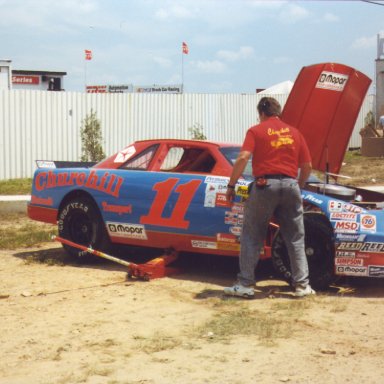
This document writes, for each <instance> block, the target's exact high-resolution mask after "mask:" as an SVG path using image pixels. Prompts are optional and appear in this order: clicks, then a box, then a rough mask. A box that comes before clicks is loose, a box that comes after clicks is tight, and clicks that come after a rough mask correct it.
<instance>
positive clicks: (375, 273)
mask: <svg viewBox="0 0 384 384" xmlns="http://www.w3.org/2000/svg"><path fill="white" fill-rule="evenodd" d="M368 275H369V276H371V277H384V266H380V265H370V266H369V268H368Z"/></svg>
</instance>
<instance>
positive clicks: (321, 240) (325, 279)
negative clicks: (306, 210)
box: [272, 214, 335, 289]
mask: <svg viewBox="0 0 384 384" xmlns="http://www.w3.org/2000/svg"><path fill="white" fill-rule="evenodd" d="M318 215H319V214H304V226H305V253H306V255H307V260H308V267H309V279H310V283H311V286H312V287H313V288H314V289H326V288H327V287H328V286H329V284H331V283H332V282H333V281H334V280H335V275H334V245H333V241H332V236H333V231H332V228H330V227H329V226H328V225H327V224H326V223H325V222H324V221H323V220H321V219H320V218H319V217H318ZM272 262H273V266H274V268H275V270H276V271H277V273H278V274H279V275H280V276H282V277H283V278H284V279H285V280H287V281H288V282H290V283H291V277H292V274H291V269H290V261H289V256H288V252H287V248H286V246H285V244H284V240H283V238H282V236H281V233H280V232H279V231H278V232H277V233H276V235H275V237H274V239H273V242H272Z"/></svg>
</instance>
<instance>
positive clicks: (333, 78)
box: [316, 71, 348, 92]
mask: <svg viewBox="0 0 384 384" xmlns="http://www.w3.org/2000/svg"><path fill="white" fill-rule="evenodd" d="M347 81H348V76H347V75H343V74H342V73H336V72H328V71H323V72H321V74H320V76H319V79H318V80H317V83H316V88H321V89H328V90H331V91H337V92H342V91H343V90H344V87H345V84H346V83H347Z"/></svg>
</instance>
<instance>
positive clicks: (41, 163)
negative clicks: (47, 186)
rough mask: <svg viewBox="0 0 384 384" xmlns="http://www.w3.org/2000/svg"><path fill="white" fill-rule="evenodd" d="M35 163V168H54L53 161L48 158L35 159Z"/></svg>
mask: <svg viewBox="0 0 384 384" xmlns="http://www.w3.org/2000/svg"><path fill="white" fill-rule="evenodd" d="M36 165H37V168H51V169H55V168H56V165H55V162H54V161H50V160H37V161H36Z"/></svg>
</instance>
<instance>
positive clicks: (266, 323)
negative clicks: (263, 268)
mask: <svg viewBox="0 0 384 384" xmlns="http://www.w3.org/2000/svg"><path fill="white" fill-rule="evenodd" d="M291 325H292V322H291V321H288V320H287V318H286V317H284V316H281V314H277V315H276V314H275V313H263V312H260V311H254V310H251V309H249V308H246V307H243V306H241V307H240V308H236V309H231V310H227V311H221V312H220V313H218V314H216V315H215V316H214V317H213V319H211V320H209V321H208V322H207V323H205V324H203V325H202V326H201V327H199V328H198V329H197V332H198V333H199V334H200V335H205V337H208V339H209V340H212V341H218V340H219V341H223V340H227V339H229V338H231V337H233V336H239V335H242V336H257V337H258V338H259V339H260V341H261V342H262V343H263V344H266V345H275V344H276V339H277V338H286V337H288V336H289V335H290V334H291V332H292V330H291Z"/></svg>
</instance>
